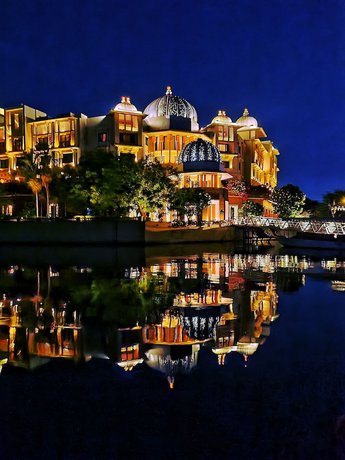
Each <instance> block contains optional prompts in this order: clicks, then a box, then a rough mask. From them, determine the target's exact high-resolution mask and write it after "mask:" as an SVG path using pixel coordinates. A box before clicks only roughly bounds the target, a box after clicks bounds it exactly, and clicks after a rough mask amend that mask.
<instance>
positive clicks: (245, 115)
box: [243, 108, 249, 117]
mask: <svg viewBox="0 0 345 460" xmlns="http://www.w3.org/2000/svg"><path fill="white" fill-rule="evenodd" d="M248 115H249V112H248V109H247V108H245V109H244V111H243V116H244V117H248Z"/></svg>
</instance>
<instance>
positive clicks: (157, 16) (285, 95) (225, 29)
mask: <svg viewBox="0 0 345 460" xmlns="http://www.w3.org/2000/svg"><path fill="white" fill-rule="evenodd" d="M0 16H1V35H0V63H1V64H0V66H1V67H0V85H1V91H0V107H1V106H2V107H6V106H13V105H16V104H20V103H26V104H29V105H32V106H34V107H37V108H41V109H42V110H44V111H46V112H48V113H49V115H52V116H54V115H56V114H58V113H62V112H67V111H72V112H76V113H78V112H83V113H85V114H87V115H89V116H92V115H100V114H105V113H106V112H107V111H108V110H109V109H110V108H111V107H113V106H114V105H115V104H116V103H117V102H118V100H119V98H120V96H121V95H129V96H131V98H132V101H133V102H134V104H135V105H136V106H137V107H138V109H140V110H143V109H144V108H145V106H146V105H147V104H148V103H149V102H151V100H153V99H154V98H156V97H158V96H160V95H162V94H164V91H165V87H166V85H167V84H170V85H171V86H172V88H173V92H174V93H175V94H178V95H180V96H182V97H184V98H186V99H187V100H189V101H190V102H191V103H192V104H193V105H194V106H195V107H196V109H197V112H198V115H199V121H200V124H201V126H204V125H206V124H207V123H209V121H210V120H211V119H212V118H213V116H214V115H215V114H216V112H217V110H218V109H225V110H226V111H227V113H228V114H229V115H230V116H231V118H232V119H233V120H236V119H237V118H238V117H239V116H240V115H241V114H242V111H243V108H244V107H248V108H249V111H250V114H251V115H253V116H255V117H256V118H257V119H258V121H259V124H260V125H261V126H263V127H264V129H265V130H266V133H267V134H268V138H270V139H272V140H273V141H274V144H275V146H276V147H277V148H278V149H279V150H280V152H281V155H280V157H279V168H280V173H279V186H281V185H284V184H286V183H288V182H290V183H294V184H296V185H298V186H300V187H301V189H302V190H303V191H304V192H306V193H307V194H308V196H310V197H311V198H314V199H320V198H321V197H322V194H324V193H326V192H327V191H332V190H334V189H336V188H344V187H345V183H344V182H345V181H344V168H345V161H344V156H345V152H344V145H343V144H344V142H343V138H342V136H343V133H344V132H345V126H344V125H345V122H344V120H345V108H344V93H345V91H344V90H345V65H344V64H345V52H344V50H345V29H344V24H345V2H344V0H284V1H282V0H256V1H254V0H241V1H239V0H213V1H212V2H211V1H205V0H198V1H196V0H185V1H183V0H172V1H165V0H162V1H159V0H156V1H154V0H135V1H128V2H124V1H118V0H59V1H57V0H21V1H20V2H14V1H13V0H2V1H1V11H0Z"/></svg>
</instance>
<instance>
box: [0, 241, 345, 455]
mask: <svg viewBox="0 0 345 460" xmlns="http://www.w3.org/2000/svg"><path fill="white" fill-rule="evenodd" d="M344 292H345V259H344V258H343V257H341V256H339V255H337V254H332V253H328V254H327V253H322V254H318V253H309V254H296V253H290V254H285V253H284V252H279V251H277V250H274V249H272V250H269V251H268V252H266V253H255V252H252V253H250V254H244V253H241V252H239V251H237V250H236V249H235V248H234V247H232V246H229V245H206V246H202V245H186V246H184V247H183V246H167V247H158V248H157V247H154V248H101V247H100V248H88V247H85V248H66V249H64V248H42V249H37V248H25V247H23V248H17V249H15V248H2V249H1V251H0V295H2V302H1V304H0V316H1V319H0V362H1V367H2V372H1V375H0V391H1V395H2V404H1V408H2V411H1V412H2V417H1V422H0V446H1V451H0V458H4V459H12V458H13V459H22V458H23V459H26V458H28V459H31V458H33V459H41V458H42V459H43V458H44V459H47V458H49V459H98V458H99V459H137V458H141V459H152V458H155V459H162V460H163V459H164V460H165V459H193V458H198V459H218V458H223V459H251V458H255V459H265V460H266V459H307V458H317V459H335V458H343V453H344V452H345V450H343V446H344V444H345V441H344V440H345V422H344V421H343V419H342V416H344V414H345V404H344V395H345V393H344V390H345V386H344V384H345V379H344V377H345V352H344V345H343V342H344V337H345V320H344V319H345V310H344V308H345V303H344V298H345V296H344Z"/></svg>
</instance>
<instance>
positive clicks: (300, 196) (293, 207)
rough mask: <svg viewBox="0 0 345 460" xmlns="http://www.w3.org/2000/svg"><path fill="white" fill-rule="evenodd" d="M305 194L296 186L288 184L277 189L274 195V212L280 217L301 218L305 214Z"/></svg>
mask: <svg viewBox="0 0 345 460" xmlns="http://www.w3.org/2000/svg"><path fill="white" fill-rule="evenodd" d="M305 198H306V196H305V194H304V193H303V192H302V190H301V189H300V188H299V187H297V186H296V185H292V184H287V185H284V186H283V187H280V188H276V189H275V190H274V192H273V194H272V200H273V203H274V212H276V213H277V214H279V216H280V217H283V218H289V217H299V216H300V215H301V213H302V212H303V206H304V203H305Z"/></svg>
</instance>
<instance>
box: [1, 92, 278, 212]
mask: <svg viewBox="0 0 345 460" xmlns="http://www.w3.org/2000/svg"><path fill="white" fill-rule="evenodd" d="M40 144H41V145H48V147H49V150H50V152H51V154H52V157H53V160H54V163H55V164H56V165H58V166H60V167H62V166H64V165H72V166H76V165H77V164H78V162H79V160H80V157H81V155H83V153H85V152H87V151H94V150H97V149H102V150H106V151H108V152H109V153H113V154H117V155H132V156H133V157H134V158H135V161H140V160H143V159H144V158H151V159H157V160H158V161H159V162H160V163H161V164H163V165H166V166H175V167H177V169H178V171H179V179H178V186H179V187H184V188H190V187H201V188H204V189H205V190H207V191H208V192H209V193H210V195H211V198H212V202H211V206H210V207H209V209H207V210H206V211H205V213H204V215H203V218H204V219H205V220H229V219H233V218H235V217H237V215H238V209H239V208H240V207H241V205H242V204H243V201H244V200H246V199H248V195H249V199H250V200H252V201H254V202H259V203H260V204H262V205H263V207H264V214H265V215H272V214H273V207H272V203H271V202H270V199H269V192H270V191H272V189H274V188H275V187H276V185H277V172H278V167H277V156H278V155H279V152H278V150H277V149H276V148H275V147H274V146H273V143H272V141H270V140H267V135H266V133H265V131H264V129H263V128H262V127H260V126H259V125H258V122H257V120H256V118H254V117H252V116H251V115H250V114H249V112H248V110H247V109H244V112H243V115H242V116H240V117H239V118H238V119H237V120H236V121H235V122H234V121H232V119H231V118H230V117H229V116H228V115H227V114H226V113H225V111H224V110H220V111H219V112H218V115H216V116H215V117H214V118H213V119H212V120H211V122H210V123H209V124H208V125H206V126H205V127H202V128H201V127H200V126H199V123H198V116H197V112H196V109H195V108H194V107H193V105H192V104H190V103H189V102H188V101H187V100H186V99H184V98H182V97H180V96H176V95H174V94H173V93H172V90H171V87H169V86H168V87H167V90H166V93H165V94H163V95H162V96H160V97H158V98H157V99H155V100H154V101H152V102H151V103H150V104H148V106H147V107H146V108H145V109H144V110H143V111H140V110H138V109H137V108H136V107H135V105H133V104H132V102H131V100H130V98H129V97H122V99H121V102H120V103H118V104H117V105H116V106H115V107H114V108H113V109H112V110H111V111H110V112H109V113H107V114H106V115H102V116H98V117H87V116H86V115H84V114H79V115H75V114H73V113H65V114H61V115H58V116H56V117H55V118H51V117H48V115H47V114H46V113H44V112H42V111H40V110H37V109H34V108H32V107H29V106H27V105H21V106H19V107H14V108H5V109H0V181H2V182H6V181H9V180H11V178H13V173H15V171H16V169H17V168H18V167H20V165H21V162H22V161H23V158H24V157H25V154H26V153H28V152H32V151H34V150H35V149H36V148H37V146H39V145H40ZM236 183H243V184H245V186H246V189H247V194H244V193H242V192H240V191H239V190H238V187H235V186H232V185H231V184H236ZM170 218H171V216H169V217H168V219H170Z"/></svg>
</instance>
